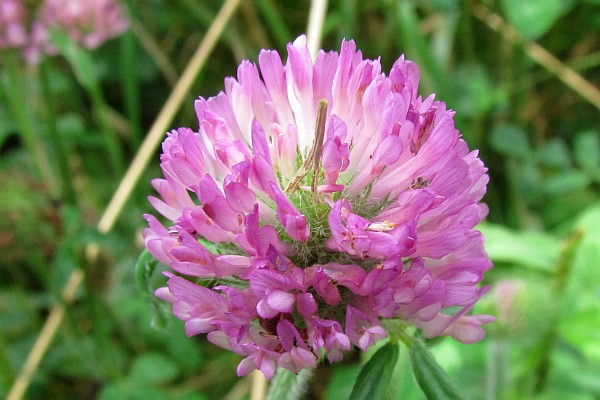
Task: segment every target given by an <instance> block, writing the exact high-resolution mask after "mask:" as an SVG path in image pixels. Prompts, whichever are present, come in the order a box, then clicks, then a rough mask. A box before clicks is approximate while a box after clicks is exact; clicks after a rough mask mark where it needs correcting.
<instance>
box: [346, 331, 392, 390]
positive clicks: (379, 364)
mask: <svg viewBox="0 0 600 400" xmlns="http://www.w3.org/2000/svg"><path fill="white" fill-rule="evenodd" d="M399 355H400V348H399V346H398V342H396V341H394V342H388V343H387V344H385V345H384V346H383V347H382V348H380V349H379V350H377V352H376V353H375V354H373V357H371V359H370V360H369V361H368V362H367V363H366V364H365V366H364V367H363V368H362V370H361V371H360V374H359V375H358V378H356V383H355V384H354V387H353V388H352V394H350V398H351V399H357V400H361V399H369V400H378V399H382V398H384V395H385V393H386V391H387V390H388V387H389V384H390V382H391V380H392V379H391V378H392V375H393V374H394V369H395V367H396V363H397V362H398V356H399Z"/></svg>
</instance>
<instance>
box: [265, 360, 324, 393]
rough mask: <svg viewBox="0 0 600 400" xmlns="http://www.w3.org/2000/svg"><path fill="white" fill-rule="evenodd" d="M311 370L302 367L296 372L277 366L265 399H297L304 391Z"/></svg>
mask: <svg viewBox="0 0 600 400" xmlns="http://www.w3.org/2000/svg"><path fill="white" fill-rule="evenodd" d="M312 373H313V370H311V369H303V370H302V371H300V372H299V373H297V374H294V373H293V372H291V371H289V370H287V369H285V368H277V371H276V372H275V376H274V377H273V380H272V381H271V385H270V386H269V393H268V394H267V400H297V399H300V398H301V397H302V395H303V394H304V392H305V391H306V386H307V384H308V381H309V379H310V377H311V376H312Z"/></svg>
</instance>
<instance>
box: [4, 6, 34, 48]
mask: <svg viewBox="0 0 600 400" xmlns="http://www.w3.org/2000/svg"><path fill="white" fill-rule="evenodd" d="M26 20H27V13H26V10H25V7H23V4H22V2H21V0H0V50H2V49H5V48H20V47H23V46H24V45H25V44H27V36H28V35H27V27H26Z"/></svg>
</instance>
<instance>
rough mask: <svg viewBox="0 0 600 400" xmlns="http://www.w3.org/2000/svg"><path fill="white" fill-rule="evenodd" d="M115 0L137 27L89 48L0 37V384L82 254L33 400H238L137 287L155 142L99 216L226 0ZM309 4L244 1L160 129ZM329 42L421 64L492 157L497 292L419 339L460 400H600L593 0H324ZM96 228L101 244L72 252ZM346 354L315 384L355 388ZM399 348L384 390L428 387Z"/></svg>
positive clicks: (597, 41)
mask: <svg viewBox="0 0 600 400" xmlns="http://www.w3.org/2000/svg"><path fill="white" fill-rule="evenodd" d="M123 5H124V6H126V7H127V8H128V11H129V14H130V16H131V17H130V18H131V21H132V24H131V27H130V29H129V30H128V31H127V32H126V33H125V34H124V35H123V36H121V37H119V38H117V39H113V40H111V41H109V42H107V43H106V44H104V45H103V46H102V47H101V48H99V49H98V50H96V51H93V52H81V51H79V52H77V51H75V52H73V51H71V50H72V49H71V50H70V49H69V47H68V44H65V47H64V48H63V49H61V51H62V53H63V54H64V55H65V56H64V57H63V56H56V57H52V58H47V59H45V61H44V62H43V63H42V64H41V65H40V66H39V67H38V68H28V67H26V65H25V64H24V63H22V61H20V60H19V59H18V57H15V54H9V53H8V52H4V53H0V81H1V82H2V86H1V87H0V92H1V93H0V285H1V289H0V397H5V396H6V395H7V393H8V391H9V390H10V388H11V386H12V384H13V382H14V380H15V378H16V377H17V375H18V374H19V371H20V369H21V367H22V366H23V363H24V360H25V358H26V357H27V355H28V353H29V351H30V350H31V348H32V346H33V343H34V341H35V340H36V338H37V337H38V335H39V333H40V330H41V328H42V325H43V323H44V321H45V320H46V318H47V317H48V313H49V310H50V309H51V307H52V305H53V304H55V303H56V302H58V301H60V293H61V290H62V288H63V287H64V286H65V284H66V282H67V279H68V277H69V276H70V274H71V273H72V271H74V270H76V269H81V270H82V271H84V273H85V280H84V284H83V285H82V288H81V289H80V290H79V291H78V292H77V295H76V299H75V301H74V302H73V303H72V304H69V305H68V306H67V307H66V309H67V313H66V315H65V318H64V320H63V322H62V324H61V325H60V327H59V329H58V332H57V335H56V337H55V338H54V340H53V341H52V343H51V346H50V348H49V350H48V353H47V354H46V355H45V357H44V358H43V360H42V362H41V365H40V367H39V368H38V369H37V371H36V372H35V374H34V375H33V380H32V382H31V385H30V387H29V389H28V391H27V394H26V396H25V398H27V399H104V400H109V399H144V400H155V399H156V400H158V399H186V400H192V399H241V398H249V389H250V380H249V379H247V378H243V379H240V378H237V377H236V373H235V368H236V365H237V363H238V362H239V361H240V359H239V357H238V356H236V355H234V354H232V353H229V352H225V351H222V350H220V349H218V348H216V347H215V346H213V345H211V344H209V343H207V341H206V340H205V338H204V337H202V336H199V337H194V338H192V339H188V338H186V337H185V334H184V330H183V326H182V325H183V324H182V323H181V322H180V321H178V320H176V319H174V318H173V317H172V316H170V314H169V313H168V312H167V313H165V312H164V311H165V310H167V311H168V309H167V308H165V307H164V305H162V304H160V303H159V302H157V301H156V300H153V299H152V297H151V296H150V294H149V293H151V290H152V289H154V288H156V287H159V286H161V285H163V284H164V282H165V279H164V277H162V276H160V274H159V273H158V272H156V273H155V274H154V275H153V276H152V277H151V278H150V280H149V282H148V284H149V286H150V288H147V289H149V290H143V288H140V287H139V285H138V284H137V283H136V277H135V276H134V265H135V262H136V258H137V256H138V254H139V253H140V251H141V249H142V240H141V235H140V231H141V229H142V228H143V227H144V220H143V219H142V214H143V213H144V212H150V210H151V208H150V206H149V204H148V203H147V201H146V196H147V195H150V194H153V191H152V189H151V187H150V184H149V181H150V179H151V178H155V177H159V176H160V175H161V173H160V170H159V167H158V153H157V154H156V155H155V156H154V157H153V161H152V162H151V165H150V167H149V168H147V170H146V171H145V172H144V175H143V177H142V179H141V180H140V181H139V184H138V185H137V186H136V189H135V191H134V193H133V195H132V196H131V198H130V199H129V201H128V202H127V205H126V208H125V211H124V212H123V213H122V214H121V216H120V218H119V220H118V222H117V225H116V226H115V228H114V229H113V230H112V231H111V232H110V233H107V234H100V233H99V232H98V231H97V230H96V224H97V222H98V219H99V218H100V216H101V214H102V213H103V211H104V209H105V207H106V205H107V204H108V201H109V200H110V198H111V196H112V194H113V193H114V191H115V190H116V188H117V185H118V183H119V180H120V178H121V177H122V176H123V173H124V171H125V168H126V167H127V165H128V164H129V163H130V162H131V160H132V158H133V156H134V155H135V154H136V152H137V151H138V149H139V146H140V144H141V142H142V140H143V138H144V136H145V133H146V132H147V131H148V129H149V127H150V126H151V124H152V123H153V121H154V119H155V118H156V116H157V115H158V113H159V112H160V110H161V108H162V106H163V105H164V103H165V101H166V99H167V97H168V96H169V94H170V93H171V91H172V89H173V86H174V83H175V82H176V80H177V79H178V77H179V75H180V74H181V72H182V71H183V70H184V68H185V66H186V65H187V63H188V61H189V59H190V57H191V55H192V54H193V52H194V51H195V49H196V48H197V46H198V44H199V43H200V41H201V40H202V39H203V37H204V35H205V33H206V32H207V30H208V28H209V26H210V25H211V23H212V22H213V20H214V17H215V15H216V14H217V12H218V10H219V8H220V6H221V5H222V2H221V1H216V0H203V1H194V0H171V1H167V0H143V1H129V2H124V3H123ZM309 6H310V3H309V2H308V1H306V0H304V1H291V0H254V1H251V0H242V1H241V4H240V6H239V8H238V9H237V10H236V13H235V15H234V17H233V18H232V20H231V21H230V23H229V24H228V25H227V27H226V29H225V31H224V33H223V35H222V37H221V39H220V40H219V42H218V43H217V46H216V48H215V49H214V51H213V53H212V54H211V56H210V59H209V61H208V63H207V64H206V66H205V68H204V69H203V70H202V71H201V73H200V76H199V77H198V79H196V81H195V84H194V85H193V88H192V89H191V91H190V92H189V94H188V96H187V100H185V101H184V103H183V106H182V107H181V110H180V112H179V114H178V115H177V116H176V117H175V119H174V121H175V122H173V123H172V124H171V128H176V127H178V126H189V127H193V128H195V127H197V120H196V117H195V114H194V109H193V100H194V98H195V97H197V96H199V95H202V96H205V97H209V96H212V95H215V94H216V93H218V92H219V91H220V90H222V88H223V79H224V78H225V77H226V76H230V75H235V73H236V68H237V65H238V63H239V62H240V60H242V59H245V58H247V59H250V60H253V61H255V60H256V59H257V56H258V52H259V50H260V49H261V48H275V49H278V50H279V51H280V52H281V53H283V54H284V53H285V44H286V43H288V42H290V41H292V40H293V39H294V38H295V37H297V36H298V35H299V34H301V33H303V32H304V31H305V30H306V23H307V19H308V10H309ZM498 18H501V19H498ZM342 38H353V39H354V40H355V41H356V42H357V46H358V48H359V49H362V51H363V55H364V56H365V57H369V58H376V57H381V62H382V64H383V66H384V70H389V67H390V66H391V65H392V64H393V62H394V61H395V60H396V59H397V58H398V56H399V55H400V54H406V57H407V58H408V59H411V60H413V61H416V62H417V63H418V64H419V65H420V68H421V76H422V84H421V89H420V91H421V93H422V94H425V95H427V94H429V93H432V92H435V93H437V94H438V98H439V99H441V100H444V101H446V102H447V104H448V106H449V108H452V109H454V110H456V116H455V121H456V124H457V126H458V128H459V129H460V131H461V133H462V135H463V137H464V138H465V139H466V140H467V142H468V143H469V146H470V148H472V149H473V148H478V149H480V155H481V158H482V159H483V160H484V162H485V163H486V165H487V167H488V168H489V175H490V184H489V186H488V194H487V196H486V198H485V202H486V203H487V204H488V205H489V208H490V214H489V217H488V218H487V222H485V223H484V224H483V225H482V226H481V229H482V231H483V232H484V233H485V235H486V236H487V249H488V252H489V254H490V256H491V258H492V260H493V261H494V263H495V268H494V269H493V270H492V271H490V272H489V273H488V274H487V275H486V278H485V281H486V283H488V284H491V285H492V286H493V288H494V289H493V291H492V292H491V293H490V294H488V295H487V296H485V297H484V298H483V299H482V300H481V302H480V303H479V304H478V306H477V309H476V311H478V312H487V313H491V314H493V315H495V316H496V317H497V319H498V321H497V322H496V323H494V324H490V325H488V328H487V332H488V334H487V337H486V339H485V340H484V341H482V342H480V343H477V344H474V345H462V344H460V343H457V342H454V341H453V340H451V339H443V340H437V341H435V342H434V343H431V344H432V346H433V352H434V354H435V356H436V358H437V360H438V361H439V363H440V364H441V365H442V366H443V367H444V368H445V369H446V371H447V372H448V373H449V374H450V376H451V377H452V378H453V379H454V380H455V381H456V382H457V383H458V385H459V387H460V388H461V390H462V391H463V392H464V394H465V396H466V397H467V398H469V399H574V400H575V399H577V400H581V399H600V265H599V263H600V114H599V107H600V99H599V96H600V93H599V92H598V89H597V88H598V87H599V86H600V1H598V0H498V1H483V0H482V1H460V0H422V1H417V2H412V1H407V0H405V1H402V0H374V1H368V2H364V1H359V0H337V1H330V3H329V7H328V12H327V17H326V20H325V25H324V31H323V45H322V47H323V48H325V49H333V50H336V49H339V44H340V42H341V40H342ZM536 44H537V45H539V46H540V47H538V46H536ZM540 49H541V51H540ZM544 51H547V52H548V53H545V52H544ZM540 54H541V55H540ZM548 54H551V55H554V56H555V57H556V59H558V60H560V61H559V63H562V64H558V67H557V64H556V61H555V60H554V59H552V58H551V57H550V58H548ZM549 69H550V70H549ZM573 74H575V76H578V75H579V78H577V79H575V80H573V79H571V78H572V76H573ZM582 95H583V96H587V98H584V97H583V96H582ZM91 244H94V245H97V246H99V253H98V257H90V256H89V254H86V251H85V249H86V247H88V246H89V245H91ZM165 319H166V320H165ZM360 361H361V360H360V357H359V356H358V355H357V354H355V356H353V357H349V358H348V360H347V361H346V362H345V363H343V364H338V365H333V366H331V365H322V366H320V367H319V368H318V370H317V372H316V374H315V378H314V379H313V382H312V384H311V387H310V389H309V392H308V393H307V395H306V396H307V398H309V399H331V400H338V399H340V400H341V399H346V398H348V396H349V391H350V390H351V388H352V382H353V380H354V379H355V377H356V375H357V374H358V371H359V368H360ZM408 362H409V361H408V355H407V354H406V353H401V357H400V361H399V364H398V367H397V369H396V372H397V373H396V376H395V378H394V382H393V384H392V390H391V391H390V393H389V396H388V397H389V398H390V399H400V398H401V399H421V398H423V394H422V393H421V391H420V389H419V388H418V387H417V385H416V384H415V382H414V379H413V377H412V375H411V372H410V368H409V365H408Z"/></svg>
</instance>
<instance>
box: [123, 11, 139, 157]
mask: <svg viewBox="0 0 600 400" xmlns="http://www.w3.org/2000/svg"><path fill="white" fill-rule="evenodd" d="M134 3H135V2H133V1H128V2H127V5H128V6H129V11H130V14H133V11H134V7H135V5H134ZM120 45H121V49H120V50H121V54H120V55H121V57H120V58H121V60H120V61H121V79H122V81H123V98H124V99H125V110H126V112H127V119H128V120H129V123H130V124H131V139H132V140H131V144H132V145H133V148H135V149H137V148H138V147H139V146H140V144H141V143H142V140H143V133H142V116H141V111H140V89H139V84H138V74H137V71H136V70H135V63H134V62H133V61H134V60H136V55H135V52H136V41H135V37H134V36H133V32H132V31H131V30H129V31H127V32H125V34H124V35H123V37H122V38H121V43H120Z"/></svg>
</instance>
